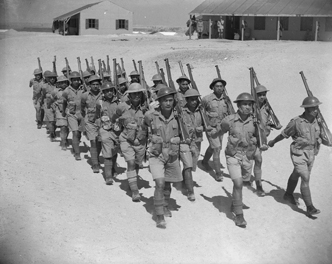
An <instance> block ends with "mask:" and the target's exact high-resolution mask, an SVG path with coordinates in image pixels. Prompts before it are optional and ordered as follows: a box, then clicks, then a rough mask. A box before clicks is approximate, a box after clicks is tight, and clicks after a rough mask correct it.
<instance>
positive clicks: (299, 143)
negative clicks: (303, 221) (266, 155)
mask: <svg viewBox="0 0 332 264" xmlns="http://www.w3.org/2000/svg"><path fill="white" fill-rule="evenodd" d="M320 104H321V102H320V101H319V100H318V99H317V98H316V97H306V98H305V99H304V100H303V102H302V105H301V107H303V108H304V113H303V114H302V115H300V116H297V117H295V118H293V119H292V120H291V121H290V122H289V123H288V125H287V126H286V128H285V129H284V130H283V131H282V132H281V134H280V135H278V136H277V137H276V138H275V139H273V140H270V141H269V146H270V147H273V146H274V145H275V144H276V143H277V142H279V141H281V140H283V139H284V138H289V137H292V139H293V142H292V144H291V145H290V155H291V159H292V162H293V166H294V170H293V172H292V174H291V175H290V177H289V179H288V183H287V189H286V192H285V194H284V199H285V200H286V201H288V202H290V203H291V204H294V205H298V202H297V201H296V200H295V198H294V196H293V193H294V190H295V188H296V185H297V183H298V180H299V178H301V187H300V190H301V194H302V198H303V200H304V203H305V205H306V207H307V214H308V216H312V215H316V214H319V213H320V210H319V209H317V208H315V206H314V205H313V203H312V199H311V192H310V187H309V181H310V174H311V170H312V167H313V165H314V161H315V156H316V155H317V154H318V151H319V147H320V144H321V143H323V144H326V143H325V141H324V140H322V139H323V137H322V134H321V128H320V126H319V124H318V121H317V119H316V117H317V114H318V106H319V105H320Z"/></svg>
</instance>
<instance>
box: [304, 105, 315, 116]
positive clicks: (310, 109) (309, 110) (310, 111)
mask: <svg viewBox="0 0 332 264" xmlns="http://www.w3.org/2000/svg"><path fill="white" fill-rule="evenodd" d="M304 111H305V112H306V113H307V114H309V115H310V116H312V117H314V118H316V117H317V115H318V106H314V107H307V108H305V110H304Z"/></svg>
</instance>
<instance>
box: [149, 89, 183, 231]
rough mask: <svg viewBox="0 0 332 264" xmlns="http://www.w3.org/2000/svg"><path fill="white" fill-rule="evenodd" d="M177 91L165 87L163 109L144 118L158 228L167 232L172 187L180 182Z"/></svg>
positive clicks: (159, 108)
mask: <svg viewBox="0 0 332 264" xmlns="http://www.w3.org/2000/svg"><path fill="white" fill-rule="evenodd" d="M175 96H176V91H175V90H174V89H171V88H169V87H163V88H161V89H160V90H159V92H158V98H157V99H158V101H159V104H160V107H158V108H156V109H154V110H152V111H149V112H148V113H147V114H146V115H145V118H144V125H143V133H146V132H147V131H150V133H151V135H150V139H151V145H150V157H149V167H150V172H151V174H152V177H153V180H154V181H155V183H156V186H155V192H154V206H155V212H156V217H157V227H158V228H166V221H165V216H167V217H170V216H172V214H171V211H170V210H169V208H168V204H169V200H170V196H171V183H172V182H181V181H182V179H183V178H182V175H181V168H180V162H179V158H178V157H179V144H180V137H179V127H178V120H177V118H176V116H175V114H174V111H173V108H174V104H175Z"/></svg>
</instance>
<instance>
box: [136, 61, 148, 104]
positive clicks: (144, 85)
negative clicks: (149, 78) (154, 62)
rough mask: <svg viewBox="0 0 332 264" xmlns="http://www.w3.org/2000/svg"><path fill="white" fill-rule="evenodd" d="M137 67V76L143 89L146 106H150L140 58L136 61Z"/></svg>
mask: <svg viewBox="0 0 332 264" xmlns="http://www.w3.org/2000/svg"><path fill="white" fill-rule="evenodd" d="M138 67H139V75H140V76H139V77H140V79H141V84H142V87H143V88H144V90H145V96H146V102H147V106H148V108H150V97H149V92H148V85H147V84H146V81H145V77H144V71H143V65H142V61H141V60H139V61H138Z"/></svg>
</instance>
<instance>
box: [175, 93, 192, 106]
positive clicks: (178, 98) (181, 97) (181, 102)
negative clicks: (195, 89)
mask: <svg viewBox="0 0 332 264" xmlns="http://www.w3.org/2000/svg"><path fill="white" fill-rule="evenodd" d="M188 90H189V89H188ZM176 101H177V103H178V104H179V105H180V107H181V108H183V107H184V106H185V105H186V104H187V101H186V98H185V97H184V93H183V92H182V91H181V90H180V89H178V91H177V93H176Z"/></svg>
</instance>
